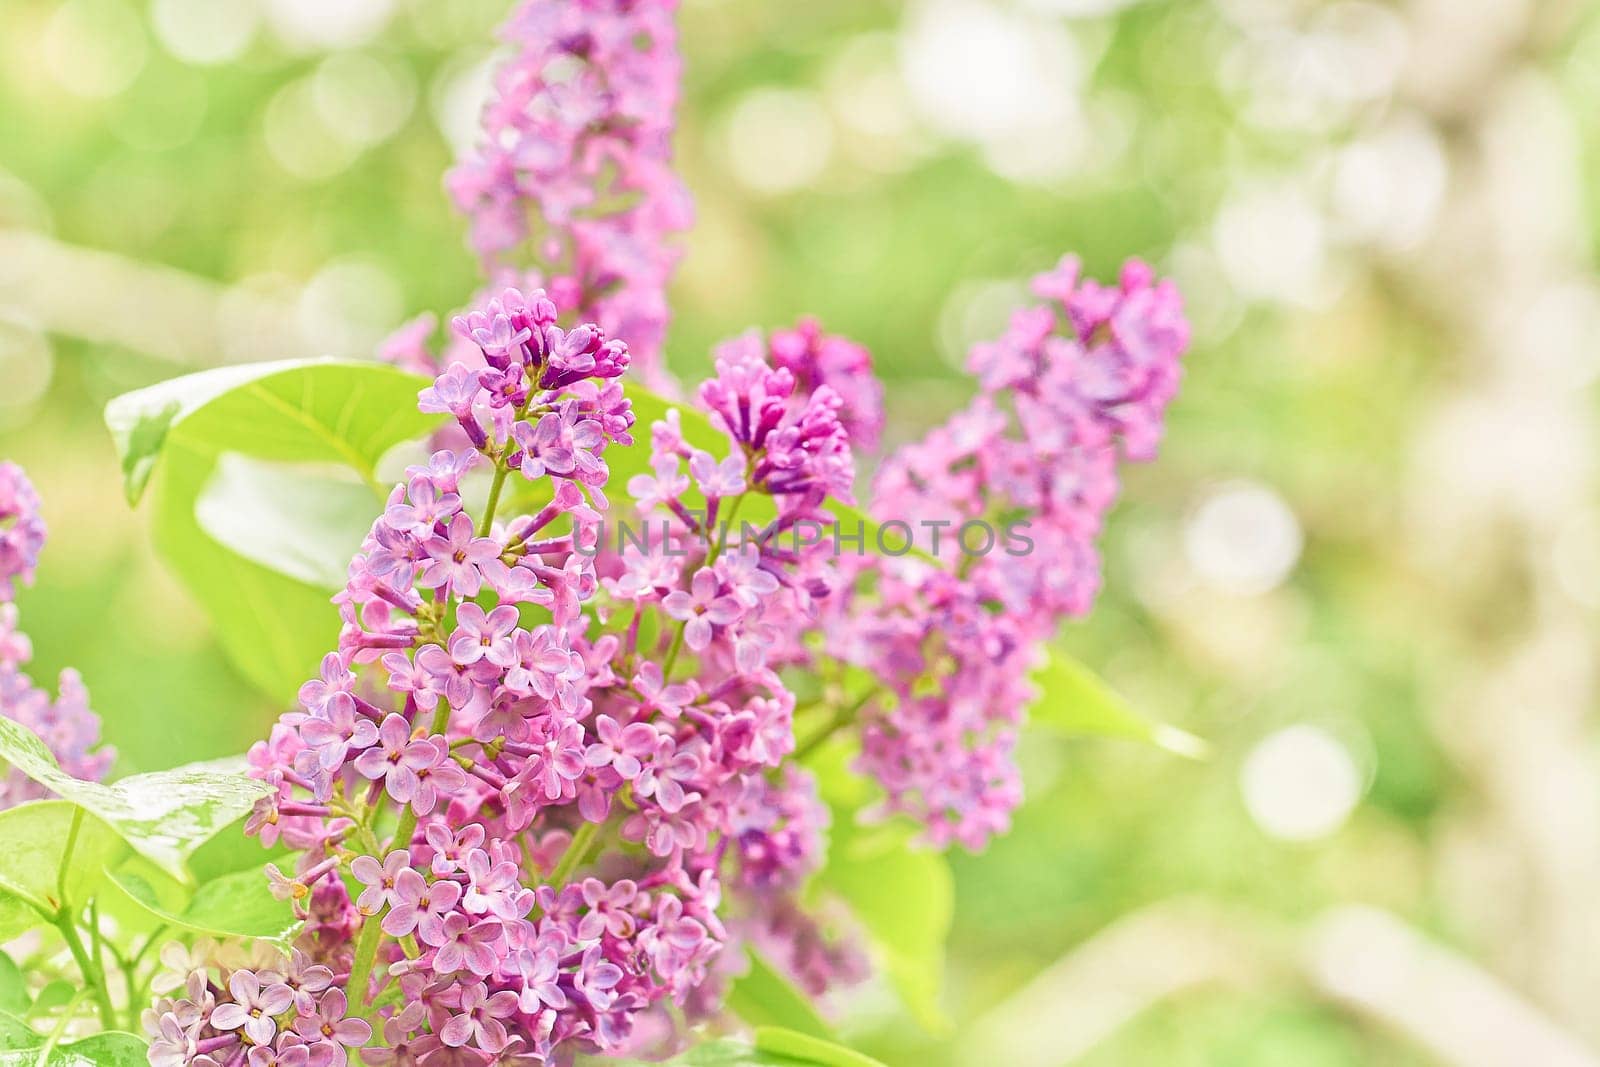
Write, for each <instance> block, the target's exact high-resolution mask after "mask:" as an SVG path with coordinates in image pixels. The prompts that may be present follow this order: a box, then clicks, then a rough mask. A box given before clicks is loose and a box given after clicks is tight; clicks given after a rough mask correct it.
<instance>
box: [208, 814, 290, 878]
mask: <svg viewBox="0 0 1600 1067" xmlns="http://www.w3.org/2000/svg"><path fill="white" fill-rule="evenodd" d="M288 855H290V848H289V846H288V845H287V844H285V843H284V842H283V841H281V840H280V841H279V842H278V843H277V844H275V845H273V846H272V847H271V848H266V847H264V846H263V845H262V844H261V839H260V838H258V837H246V836H245V833H244V820H243V819H240V820H238V821H237V822H235V823H233V824H232V825H230V826H228V827H227V828H226V829H224V830H222V831H220V832H218V833H217V834H216V835H215V836H214V837H212V838H211V840H209V841H207V842H206V843H205V844H203V845H201V846H200V847H199V848H198V849H196V850H195V853H194V855H192V856H190V857H189V870H190V871H192V872H193V873H194V877H195V880H196V881H197V882H199V883H200V884H201V885H204V884H205V883H206V882H212V881H216V880H217V879H218V878H221V877H222V876H223V875H225V874H236V873H237V872H239V871H260V870H262V869H263V868H264V867H265V866H266V865H267V864H269V863H274V862H278V861H281V860H282V859H283V858H284V857H285V856H288Z"/></svg>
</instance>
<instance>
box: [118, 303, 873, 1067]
mask: <svg viewBox="0 0 1600 1067" xmlns="http://www.w3.org/2000/svg"><path fill="white" fill-rule="evenodd" d="M556 321H557V313H556V308H555V306H554V305H553V303H552V302H551V300H550V299H549V298H548V296H547V295H546V294H545V293H544V292H542V291H539V292H534V293H530V294H527V295H526V296H525V295H524V294H522V293H521V292H518V291H516V290H508V291H506V292H504V293H503V294H501V295H500V296H499V297H497V298H495V299H493V300H491V301H489V302H487V303H486V304H485V305H483V306H482V307H480V308H478V309H477V310H474V311H473V312H471V313H469V314H467V315H465V316H463V317H461V318H458V319H457V320H456V321H455V324H454V325H455V330H456V332H457V334H458V335H460V336H461V337H463V338H465V339H467V340H469V341H470V343H471V344H472V345H474V346H475V347H476V348H477V349H478V350H479V353H480V358H481V360H482V366H481V367H478V368H476V369H474V368H472V367H469V366H467V365H466V364H464V363H455V364H452V365H451V366H450V367H449V368H447V369H446V370H444V371H443V372H442V373H440V374H438V375H437V376H436V378H435V380H434V381H433V383H432V384H431V385H430V386H429V387H428V388H426V389H425V390H423V391H422V393H421V395H420V397H419V406H420V407H421V408H422V409H423V410H426V411H437V412H443V413H448V414H449V415H450V416H451V417H452V418H453V420H454V422H455V424H456V425H457V426H458V427H459V429H460V432H461V433H462V435H463V437H464V440H465V441H466V442H469V447H465V448H462V449H460V450H458V451H441V452H438V453H436V454H435V455H434V456H433V457H432V458H431V459H430V460H429V461H428V462H427V463H426V464H422V465H418V466H415V467H413V468H411V469H409V470H408V472H407V473H408V480H407V482H406V483H405V484H404V485H402V486H397V487H396V489H395V490H394V492H393V494H392V495H391V496H390V498H389V502H388V506H387V507H386V509H385V510H384V512H383V514H382V516H381V517H380V518H379V519H378V520H377V522H376V523H374V525H373V527H372V530H371V533H370V534H369V536H368V537H367V539H366V541H365V543H364V545H363V546H362V550H361V552H360V554H359V555H357V557H356V558H355V559H354V561H353V562H352V564H351V567H350V572H349V578H348V581H347V584H346V586H345V589H344V590H343V591H342V592H341V593H340V594H339V595H338V596H337V597H336V598H335V599H336V602H337V603H338V605H339V609H340V611H341V613H342V616H343V619H344V627H343V631H342V633H341V636H340V641H339V648H338V650H337V651H335V652H332V653H330V654H329V655H328V656H327V657H326V658H325V660H324V662H323V664H322V669H321V672H320V675H319V677H318V678H315V679H313V680H311V681H309V682H307V683H306V685H305V686H304V687H303V688H302V690H301V692H300V705H301V706H300V708H299V709H298V710H297V711H295V712H293V713H291V714H287V715H285V716H284V717H283V718H282V720H281V721H280V722H279V723H278V725H277V726H275V727H274V729H273V731H272V735H271V737H270V738H269V739H268V740H267V741H265V742H262V743H260V744H258V745H257V746H256V747H255V748H254V749H253V750H252V752H251V754H250V763H251V767H252V773H254V774H255V775H257V776H258V777H260V778H261V779H262V780H264V781H266V782H268V783H270V784H271V785H272V786H273V787H274V788H273V792H272V793H271V795H269V796H268V797H267V798H265V799H264V800H263V801H262V802H261V803H260V804H259V805H258V806H257V808H256V810H255V811H254V812H253V814H252V816H251V818H250V820H249V822H248V825H247V830H248V831H249V832H251V833H254V834H257V835H259V836H260V837H261V839H262V840H263V841H264V842H266V843H269V844H270V843H276V842H278V841H280V840H281V841H283V842H286V843H287V844H289V845H290V846H292V847H293V848H294V849H296V850H298V852H299V855H298V858H297V862H296V866H295V868H294V870H293V871H292V872H282V871H279V870H278V869H277V868H275V867H273V868H269V875H270V877H271V879H272V883H273V886H274V888H275V891H276V892H277V893H278V894H279V895H280V896H281V897H283V898H285V899H288V900H291V901H293V902H294V906H295V908H296V911H297V913H298V914H299V915H300V916H301V918H303V919H304V920H305V928H304V931H303V933H302V934H301V936H300V939H299V942H298V944H299V948H300V949H301V951H302V952H303V953H305V956H304V959H303V960H301V959H299V958H298V957H297V960H298V962H297V963H296V964H295V965H294V966H293V967H291V971H293V972H294V973H296V974H299V975H301V977H300V978H299V979H297V980H293V981H292V980H290V979H288V978H285V977H282V976H280V975H279V974H277V973H275V972H273V971H271V969H268V970H266V971H263V970H261V969H260V968H241V969H237V970H234V971H233V972H232V973H231V974H228V975H227V976H226V980H225V981H222V980H220V979H219V980H218V981H209V980H195V981H196V982H197V983H198V984H195V985H193V986H192V988H191V989H190V991H189V995H188V996H187V997H186V998H185V999H184V1000H183V1001H175V1002H173V1003H171V1004H168V1005H164V1006H163V1010H162V1011H160V1012H157V1013H156V1014H155V1016H153V1017H152V1018H151V1019H150V1020H149V1023H148V1025H149V1028H150V1030H151V1032H152V1034H154V1035H156V1037H157V1038H158V1041H159V1042H161V1049H162V1054H163V1055H170V1056H171V1057H172V1062H173V1063H192V1062H195V1061H196V1060H197V1059H199V1058H209V1059H210V1060H212V1061H214V1062H215V1063H216V1064H218V1065H228V1067H233V1065H237V1064H239V1063H241V1062H242V1061H243V1060H245V1059H248V1060H250V1062H251V1067H266V1065H267V1064H270V1063H276V1062H278V1061H279V1060H285V1059H293V1060H295V1061H297V1062H298V1061H299V1060H300V1059H301V1058H302V1057H307V1062H309V1063H311V1064H312V1065H313V1067H323V1065H325V1064H327V1063H334V1064H338V1063H340V1062H342V1060H343V1058H344V1056H345V1052H344V1049H345V1047H346V1046H359V1045H363V1044H365V1043H366V1041H367V1040H368V1034H367V1033H366V1028H367V1027H369V1026H370V1027H373V1028H376V1030H377V1032H378V1044H377V1045H376V1046H375V1047H373V1048H368V1049H366V1050H365V1051H364V1052H363V1053H362V1055H363V1056H364V1057H365V1058H366V1059H369V1060H373V1061H374V1062H387V1061H388V1060H390V1059H397V1060H398V1059H406V1060H407V1061H408V1062H409V1061H413V1060H426V1061H429V1062H435V1061H437V1062H441V1063H443V1062H450V1063H456V1062H463V1061H470V1062H477V1063H487V1062H490V1061H492V1060H505V1059H519V1060H524V1061H526V1062H545V1061H547V1060H552V1058H553V1060H554V1061H564V1059H565V1058H567V1057H570V1055H571V1054H572V1053H573V1052H575V1051H580V1050H581V1051H594V1052H618V1051H622V1050H625V1049H628V1048H630V1047H631V1044H632V1043H637V1042H639V1041H641V1040H643V1038H644V1036H645V1035H648V1034H655V1033H658V1032H660V1031H662V1029H663V1025H664V1024H665V1023H666V1022H667V1020H668V1019H669V1017H670V1013H669V1012H668V1011H667V1009H666V1004H667V1003H669V1002H676V1003H677V1004H678V1005H679V1006H680V1009H681V1010H684V1011H688V1012H690V1013H694V1012H696V1011H701V1010H711V1009H714V1007H715V1005H714V1000H708V999H707V998H705V997H704V995H703V994H704V991H705V990H706V989H707V988H708V987H709V986H711V985H713V984H714V982H713V980H712V965H713V963H714V962H715V961H716V959H717V957H718V955H719V953H721V952H722V951H723V950H724V946H725V944H726V942H727V940H728V936H729V935H728V932H727V929H726V926H725V924H724V922H723V920H722V918H721V916H720V914H719V912H720V911H721V902H722V896H723V893H724V887H725V886H726V887H727V888H728V889H730V890H731V891H733V892H735V893H738V894H740V895H741V896H742V898H743V899H745V900H746V901H747V902H750V903H747V904H746V905H743V906H742V907H747V908H755V907H756V906H757V904H756V903H754V902H759V901H774V902H786V903H787V907H788V908H789V909H790V910H791V911H793V912H795V913H797V909H796V908H794V905H793V900H792V897H793V895H794V894H795V893H796V892H797V891H798V890H799V888H800V886H801V884H802V883H803V881H804V878H805V875H806V874H807V873H809V872H810V871H811V870H813V869H814V868H815V867H816V865H817V864H818V862H819V861H820V856H821V841H822V831H823V828H824V826H825V823H826V809H825V808H823V807H822V805H821V804H820V802H819V801H818V800H817V796H816V784H815V782H814V780H813V779H812V778H811V777H810V776H809V775H807V774H805V773H804V772H802V771H800V770H798V769H794V768H789V769H785V770H781V771H780V765H781V764H782V762H783V760H784V758H785V757H786V756H788V755H789V754H791V753H792V752H793V749H794V734H793V729H792V716H793V712H794V707H795V699H794V696H793V694H792V693H791V692H790V691H789V690H788V689H787V688H786V686H785V685H784V683H783V681H782V679H781V678H780V677H779V675H778V673H777V671H778V668H779V667H781V666H782V665H784V664H785V663H789V662H797V661H799V659H800V658H801V657H802V656H803V655H804V654H805V653H804V650H803V649H801V648H800V647H799V645H798V644H797V642H798V640H799V636H800V635H802V634H803V633H804V632H806V631H807V630H808V629H811V628H814V626H815V620H816V614H817V604H818V602H819V600H820V599H822V598H824V597H826V596H827V595H828V594H829V593H830V592H831V591H832V590H833V586H834V583H835V575H836V568H835V566H834V564H833V562H832V561H831V560H830V559H828V558H827V556H826V554H825V553H820V552H815V551H811V550H807V551H803V552H796V551H793V550H785V549H779V548H775V547H770V546H769V545H768V544H767V543H766V542H758V543H752V544H745V545H740V546H737V547H734V546H731V545H727V544H725V543H721V542H719V541H718V540H717V539H716V538H715V537H714V536H713V535H712V533H713V530H714V528H715V525H716V523H717V520H718V516H719V515H721V516H724V517H729V516H732V515H734V514H736V513H737V512H738V511H739V510H740V508H741V506H747V507H748V509H749V510H750V511H751V512H757V513H758V509H765V510H766V511H767V512H768V513H770V514H771V515H772V516H773V518H772V519H771V522H770V526H771V527H773V528H774V529H782V528H785V527H787V526H789V525H792V524H793V523H795V522H798V521H802V520H804V519H814V518H817V517H819V516H821V515H822V514H823V512H822V511H821V509H822V507H823V502H824V500H825V499H826V497H828V496H829V495H835V496H839V495H848V494H849V492H850V491H851V487H852V480H853V462H852V459H851V452H850V446H849V441H848V437H847V435H846V433H845V430H844V428H843V426H842V424H841V423H840V421H839V417H838V412H839V409H840V407H841V403H840V399H839V397H838V395H837V394H835V393H833V392H832V391H831V389H830V388H829V387H827V386H825V385H824V386H819V387H818V388H817V389H816V390H815V391H813V392H812V393H811V394H810V395H809V397H801V396H799V395H798V394H797V390H796V378H795V375H794V374H793V373H791V372H790V371H789V370H788V369H786V368H781V367H774V366H772V365H771V364H769V363H767V362H766V361H765V360H764V359H761V358H758V357H757V356H756V355H755V354H753V353H750V354H730V355H728V356H726V357H725V358H724V359H722V360H720V361H719V363H718V374H717V376H716V377H715V378H714V379H712V380H711V381H709V382H707V383H706V384H705V385H704V386H703V387H702V389H701V391H700V399H701V402H702V403H703V404H704V405H705V406H706V407H707V408H708V409H710V410H711V411H712V412H713V413H714V414H713V419H714V421H716V422H717V424H718V425H720V426H722V427H723V429H724V430H725V431H726V434H727V437H728V450H727V454H725V455H721V456H715V455H712V454H710V453H708V452H705V451H702V450H699V449H697V448H694V447H692V446H690V445H689V444H688V443H687V442H686V441H685V439H684V437H683V434H682V433H681V430H680V427H679V426H678V424H677V421H676V418H675V416H676V413H675V412H674V413H673V416H674V417H669V418H668V419H666V420H663V421H661V422H658V423H656V424H655V425H654V426H653V427H652V429H651V441H650V446H649V459H650V461H649V463H648V466H647V470H648V473H644V472H643V469H641V473H638V474H635V475H634V476H632V477H631V478H630V479H629V483H628V487H627V488H628V493H629V495H630V497H631V498H632V504H633V506H634V507H636V508H638V509H639V510H640V511H641V512H648V513H650V514H654V515H657V516H659V518H660V522H659V523H657V524H656V525H655V528H656V529H658V530H659V531H660V532H659V542H658V544H657V545H655V546H653V548H663V547H666V546H668V545H670V546H671V548H672V551H670V552H662V551H654V550H651V551H643V550H630V551H628V552H626V553H622V554H614V553H606V552H600V551H585V550H584V549H585V547H586V546H588V545H591V544H592V542H593V538H594V531H595V529H596V527H597V526H598V524H599V522H600V520H601V518H602V516H603V515H604V514H605V513H606V511H607V510H608V509H610V508H611V506H612V505H611V503H610V501H609V500H608V499H607V496H606V492H605V489H606V486H607V484H608V482H609V479H610V474H611V470H610V456H611V455H612V453H611V449H612V448H613V447H614V446H628V445H631V444H632V435H631V432H630V431H631V429H632V425H633V415H632V413H631V410H630V405H629V402H628V401H627V399H626V398H624V397H623V395H622V393H621V390H620V387H619V384H618V378H619V377H620V375H621V374H622V373H623V372H624V371H625V370H626V369H627V367H628V365H629V352H628V350H627V348H626V347H625V346H623V345H622V344H620V343H619V342H616V341H612V340H608V339H607V338H606V336H605V334H604V333H603V332H602V331H600V330H599V329H598V328H597V327H594V326H592V325H584V326H579V327H576V328H574V329H572V330H563V329H562V328H561V327H559V326H558V325H556ZM641 451H642V449H641ZM636 469H639V468H636ZM480 476H481V477H482V478H486V479H487V480H488V482H489V485H488V489H487V504H486V505H485V506H484V507H483V508H482V509H481V510H480V511H479V512H478V514H477V518H476V521H474V518H473V514H472V512H473V509H472V508H471V507H470V506H469V504H468V503H467V501H468V500H472V499H479V496H478V491H479V490H481V489H482V486H481V484H478V482H477V481H475V480H476V479H479V478H480ZM747 502H748V503H747ZM502 504H506V505H513V504H514V508H515V510H516V514H514V516H513V517H510V518H507V519H503V520H502V519H499V518H498V515H499V512H500V510H501V505H502ZM691 505H692V506H691ZM313 973H314V974H315V975H316V976H317V978H316V980H315V986H314V987H313V985H311V984H308V982H307V979H306V975H309V974H313ZM718 973H719V974H720V973H721V972H720V971H719V972H718ZM323 976H327V977H328V981H327V982H323V981H322V977H323ZM296 981H298V983H299V984H298V986H297V984H296ZM286 990H287V992H286ZM289 994H292V996H290V995H289ZM358 1031H360V1032H358ZM319 1034H320V1035H322V1036H321V1037H318V1036H317V1035H319ZM300 1049H304V1051H303V1052H302V1051H296V1050H300ZM164 1062H165V1061H164Z"/></svg>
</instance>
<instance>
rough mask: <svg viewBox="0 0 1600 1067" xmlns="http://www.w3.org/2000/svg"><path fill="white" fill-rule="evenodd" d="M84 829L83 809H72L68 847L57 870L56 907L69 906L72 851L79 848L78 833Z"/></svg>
mask: <svg viewBox="0 0 1600 1067" xmlns="http://www.w3.org/2000/svg"><path fill="white" fill-rule="evenodd" d="M82 827H83V809H82V808H73V809H72V825H71V826H69V827H68V828H67V845H66V847H65V848H63V849H62V850H61V865H60V866H59V867H57V868H56V906H57V907H59V908H62V909H65V908H66V906H67V867H68V865H69V864H70V863H71V862H72V850H73V849H74V848H76V847H77V846H78V831H79V830H80V829H82Z"/></svg>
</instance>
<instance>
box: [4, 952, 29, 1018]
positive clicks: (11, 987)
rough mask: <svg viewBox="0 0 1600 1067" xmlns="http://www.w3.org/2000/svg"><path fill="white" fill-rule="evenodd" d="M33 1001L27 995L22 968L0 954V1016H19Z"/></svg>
mask: <svg viewBox="0 0 1600 1067" xmlns="http://www.w3.org/2000/svg"><path fill="white" fill-rule="evenodd" d="M32 1000H33V998H32V997H30V996H29V995H28V980H27V979H26V978H24V977H23V976H22V968H20V967H18V966H17V964H16V961H15V960H13V959H12V958H11V957H10V956H8V955H6V954H5V953H4V952H0V1015H13V1016H16V1015H21V1014H23V1013H24V1012H26V1011H27V1010H28V1004H29V1003H30V1002H31V1001H32Z"/></svg>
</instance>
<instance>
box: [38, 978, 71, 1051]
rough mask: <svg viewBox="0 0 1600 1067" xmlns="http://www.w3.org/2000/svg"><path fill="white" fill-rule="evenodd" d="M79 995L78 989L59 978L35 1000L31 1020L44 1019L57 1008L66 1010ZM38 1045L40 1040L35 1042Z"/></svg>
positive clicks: (48, 985)
mask: <svg viewBox="0 0 1600 1067" xmlns="http://www.w3.org/2000/svg"><path fill="white" fill-rule="evenodd" d="M77 995H78V988H77V987H76V986H75V985H73V984H72V983H71V982H69V981H67V980H66V979H65V978H57V979H56V980H55V981H53V982H49V983H47V984H46V985H45V987H44V988H43V989H41V990H39V995H38V996H37V997H34V998H33V1007H31V1008H29V1009H28V1018H29V1019H42V1018H44V1017H45V1016H46V1015H49V1014H50V1013H51V1012H53V1011H55V1010H56V1009H57V1008H64V1007H66V1006H67V1005H68V1004H71V1003H72V998H73V997H75V996H77ZM33 1044H34V1045H37V1044H38V1039H37V1038H35V1039H34V1041H33Z"/></svg>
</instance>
